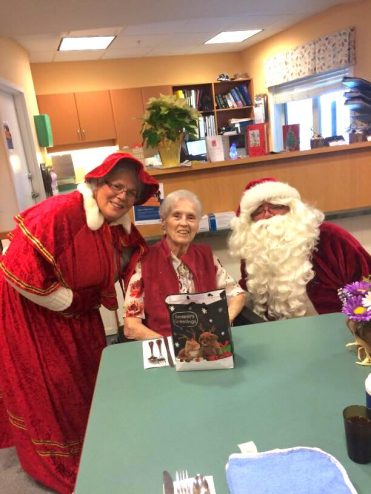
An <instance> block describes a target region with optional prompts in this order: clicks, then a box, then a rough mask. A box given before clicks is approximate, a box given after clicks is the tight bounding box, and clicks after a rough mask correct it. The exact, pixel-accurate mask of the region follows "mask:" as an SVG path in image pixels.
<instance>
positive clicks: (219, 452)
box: [75, 314, 371, 494]
mask: <svg viewBox="0 0 371 494" xmlns="http://www.w3.org/2000/svg"><path fill="white" fill-rule="evenodd" d="M233 338H234V343H235V353H236V358H235V369H232V370H223V371H205V372H176V371H175V370H174V369H171V368H170V367H163V368H158V369H150V370H146V371H144V370H143V363H142V344H141V343H139V342H138V343H128V344H121V345H113V346H111V347H109V348H107V349H106V350H105V351H104V353H103V357H102V361H101V365H100V370H99V375H98V380H97V385H96V389H95V394H94V400H93V405H92V410H91V413H90V418H89V424H88V429H87V434H86V438H85V443H84V447H83V453H82V459H81V464H80V471H79V475H78V479H77V484H76V489H75V494H103V493H107V494H156V493H161V492H162V471H163V470H168V471H169V472H171V473H172V474H173V473H174V472H175V470H177V469H188V472H189V474H190V475H191V476H193V475H195V474H196V473H198V472H199V473H202V474H204V475H213V476H214V482H215V487H216V491H217V494H227V493H228V487H227V483H226V478H225V465H226V463H227V461H228V457H229V455H230V454H232V453H236V452H239V450H238V447H237V444H239V443H244V442H247V441H250V440H252V441H254V442H255V443H256V445H257V447H258V451H266V450H270V449H274V448H289V447H294V446H312V447H318V448H321V449H323V450H325V451H327V452H328V453H331V454H332V455H334V456H335V457H336V458H337V459H338V460H339V461H340V462H341V463H342V464H343V465H344V467H345V468H346V470H347V472H348V474H349V476H350V479H351V481H352V482H353V484H354V486H355V488H356V489H357V491H358V493H359V494H369V493H370V492H371V464H370V465H358V464H356V463H353V462H352V461H351V460H349V459H348V456H347V453H346V446H345V438H344V427H343V418H342V410H343V409H344V408H345V407H346V406H347V405H353V404H365V389H364V381H365V379H366V377H367V375H368V373H369V372H371V368H369V367H360V366H358V365H355V360H356V355H355V354H354V353H350V352H349V351H348V350H346V349H345V344H346V343H348V342H350V341H352V336H351V334H350V332H349V330H348V328H347V327H346V325H345V317H344V316H343V315H342V314H329V315H326V316H314V317H309V318H301V319H295V320H291V321H280V322H271V323H265V324H255V325H250V326H243V327H238V328H234V330H233ZM329 494H330V493H329Z"/></svg>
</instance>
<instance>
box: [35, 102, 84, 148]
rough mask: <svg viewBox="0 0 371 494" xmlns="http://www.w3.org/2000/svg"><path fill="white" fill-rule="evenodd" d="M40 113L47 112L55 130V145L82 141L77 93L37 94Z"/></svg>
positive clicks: (53, 130)
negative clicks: (76, 99)
mask: <svg viewBox="0 0 371 494" xmlns="http://www.w3.org/2000/svg"><path fill="white" fill-rule="evenodd" d="M37 103H38V106H39V112H40V114H42V115H43V114H47V115H49V118H50V123H51V126H52V132H53V142H54V145H55V146H59V145H63V144H75V143H78V142H81V131H80V122H79V117H78V115H77V109H76V102H75V95H74V94H73V93H70V94H42V95H39V96H37Z"/></svg>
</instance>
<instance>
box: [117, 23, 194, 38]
mask: <svg viewBox="0 0 371 494" xmlns="http://www.w3.org/2000/svg"><path fill="white" fill-rule="evenodd" d="M184 24H185V21H170V22H156V23H153V24H137V25H133V26H127V27H125V28H124V29H123V30H122V31H121V34H122V35H138V34H143V35H144V34H173V33H178V32H180V29H181V28H182V26H183V25H184Z"/></svg>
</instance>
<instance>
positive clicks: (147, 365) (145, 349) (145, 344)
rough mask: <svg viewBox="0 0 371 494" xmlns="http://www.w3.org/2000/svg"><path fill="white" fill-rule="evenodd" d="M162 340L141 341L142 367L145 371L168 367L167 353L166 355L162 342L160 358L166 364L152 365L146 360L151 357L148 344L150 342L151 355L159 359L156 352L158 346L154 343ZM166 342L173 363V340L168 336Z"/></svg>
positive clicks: (158, 353) (157, 351) (158, 354)
mask: <svg viewBox="0 0 371 494" xmlns="http://www.w3.org/2000/svg"><path fill="white" fill-rule="evenodd" d="M160 339H162V340H163V338H155V339H154V340H145V341H143V343H142V348H143V366H144V368H145V369H152V368H153V367H166V366H168V365H169V362H168V360H167V353H166V347H165V343H164V341H163V342H162V348H161V351H162V356H163V357H164V359H165V360H166V362H165V363H164V364H161V365H159V364H156V363H152V362H150V361H149V360H148V358H149V357H150V356H151V349H150V347H149V342H150V341H153V355H154V356H155V357H159V356H160V352H159V350H158V346H157V343H156V340H160ZM167 341H168V342H169V348H170V353H171V356H172V357H173V360H174V361H175V355H174V349H173V338H172V337H171V336H168V337H167Z"/></svg>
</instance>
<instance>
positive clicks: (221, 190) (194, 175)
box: [139, 142, 371, 238]
mask: <svg viewBox="0 0 371 494" xmlns="http://www.w3.org/2000/svg"><path fill="white" fill-rule="evenodd" d="M148 171H149V173H151V175H153V176H154V177H155V178H156V179H157V180H158V181H159V182H161V183H163V184H164V193H165V195H167V194H169V193H170V192H173V191H174V190H177V189H189V190H191V191H192V192H194V193H195V194H197V196H198V197H199V198H200V200H201V202H202V204H203V208H204V213H205V214H208V213H220V212H223V211H235V210H236V208H237V206H238V204H239V201H240V198H241V195H242V192H243V190H244V188H245V186H246V184H247V183H248V182H250V181H251V180H256V179H259V178H263V177H274V178H277V179H278V180H282V181H285V182H288V183H289V184H290V185H292V186H293V187H295V188H297V189H298V190H299V191H300V193H301V196H302V198H303V199H304V200H305V201H307V202H309V203H311V204H314V205H316V207H318V208H319V209H321V210H322V211H324V212H325V213H331V214H332V213H343V212H347V214H352V213H353V214H354V213H355V212H356V211H357V210H359V211H360V212H361V211H362V210H363V211H364V210H365V209H367V208H370V207H371V142H362V143H357V144H350V145H343V146H334V147H326V148H319V149H312V150H309V151H295V152H287V153H278V154H270V155H266V156H259V157H255V158H243V159H239V160H235V161H232V160H229V161H220V162H216V163H200V164H194V165H192V166H190V167H177V168H169V169H163V168H162V169H152V170H148ZM139 229H140V231H141V233H142V234H143V235H144V236H145V237H146V238H150V237H157V236H159V235H161V229H160V226H159V225H148V226H147V225H146V226H141V227H139Z"/></svg>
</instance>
